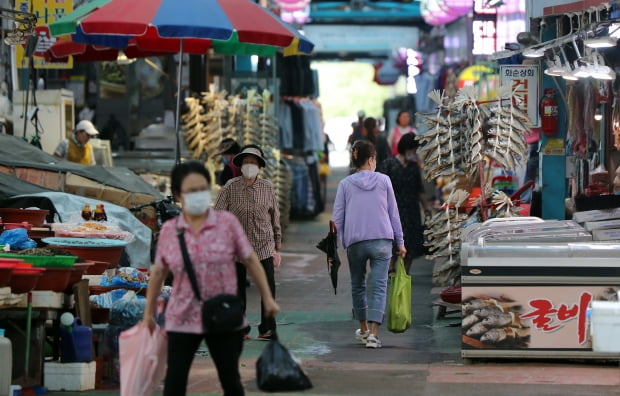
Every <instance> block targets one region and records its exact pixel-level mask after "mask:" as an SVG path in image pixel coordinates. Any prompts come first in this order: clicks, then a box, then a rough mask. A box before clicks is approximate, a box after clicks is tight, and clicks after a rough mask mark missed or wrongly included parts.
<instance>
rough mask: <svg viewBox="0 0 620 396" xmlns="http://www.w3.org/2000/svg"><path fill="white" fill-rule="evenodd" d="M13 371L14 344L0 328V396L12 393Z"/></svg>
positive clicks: (7, 395)
mask: <svg viewBox="0 0 620 396" xmlns="http://www.w3.org/2000/svg"><path fill="white" fill-rule="evenodd" d="M12 373H13V346H12V345H11V340H9V339H8V338H6V337H5V336H4V329H0V396H9V395H10V394H11V375H12Z"/></svg>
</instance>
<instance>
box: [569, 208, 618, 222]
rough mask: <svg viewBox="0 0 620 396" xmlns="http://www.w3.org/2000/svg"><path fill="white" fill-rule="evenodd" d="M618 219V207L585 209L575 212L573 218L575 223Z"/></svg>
mask: <svg viewBox="0 0 620 396" xmlns="http://www.w3.org/2000/svg"><path fill="white" fill-rule="evenodd" d="M612 219H620V208H614V209H604V210H586V211H583V212H576V213H575V214H574V215H573V220H574V221H576V222H577V223H585V222H586V221H601V220H612Z"/></svg>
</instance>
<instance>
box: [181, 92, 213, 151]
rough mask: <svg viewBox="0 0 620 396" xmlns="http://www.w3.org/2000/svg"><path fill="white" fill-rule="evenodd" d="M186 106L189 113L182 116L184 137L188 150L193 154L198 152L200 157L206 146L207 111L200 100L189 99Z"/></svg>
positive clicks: (186, 99)
mask: <svg viewBox="0 0 620 396" xmlns="http://www.w3.org/2000/svg"><path fill="white" fill-rule="evenodd" d="M185 105H186V106H187V108H188V111H187V112H185V113H184V114H183V115H181V121H182V122H183V125H182V126H181V130H182V134H183V137H184V138H185V143H186V144H187V148H188V149H189V150H190V151H191V152H192V153H194V152H197V153H198V156H200V154H201V153H202V150H203V149H204V145H205V138H206V136H205V135H204V133H203V128H204V126H205V123H206V121H207V117H206V114H205V109H204V108H203V107H202V105H201V104H200V100H199V99H198V98H193V97H188V98H185Z"/></svg>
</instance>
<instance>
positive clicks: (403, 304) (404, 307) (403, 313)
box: [387, 257, 411, 333]
mask: <svg viewBox="0 0 620 396" xmlns="http://www.w3.org/2000/svg"><path fill="white" fill-rule="evenodd" d="M409 327H411V276H409V275H408V274H407V272H406V271H405V264H404V262H403V259H402V257H398V259H397V260H396V274H394V275H392V276H390V279H389V284H388V303H387V328H388V330H389V331H391V332H392V333H402V332H404V331H405V330H407V329H408V328H409Z"/></svg>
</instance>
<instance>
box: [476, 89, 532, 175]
mask: <svg viewBox="0 0 620 396" xmlns="http://www.w3.org/2000/svg"><path fill="white" fill-rule="evenodd" d="M498 93H499V95H498V100H497V103H496V104H495V105H493V106H492V107H491V112H492V116H491V117H490V118H489V119H488V121H487V122H488V125H489V126H490V128H489V130H488V132H487V136H488V138H487V148H486V149H485V151H484V154H486V155H487V156H488V157H490V158H492V159H493V160H494V161H495V162H497V163H499V164H501V165H502V167H504V169H506V170H509V171H514V170H515V169H516V168H517V166H518V164H519V162H520V161H521V160H522V159H523V158H526V157H527V155H526V154H527V152H528V144H527V142H526V141H525V134H526V133H527V132H528V131H529V129H530V128H529V127H528V126H527V123H528V122H529V119H528V117H527V115H525V114H523V113H522V112H521V110H520V109H519V108H518V107H516V106H515V104H514V102H513V100H512V92H511V90H510V87H506V86H502V87H500V88H499V89H498ZM503 101H506V102H508V103H509V105H508V106H503V105H502V102H503Z"/></svg>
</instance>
